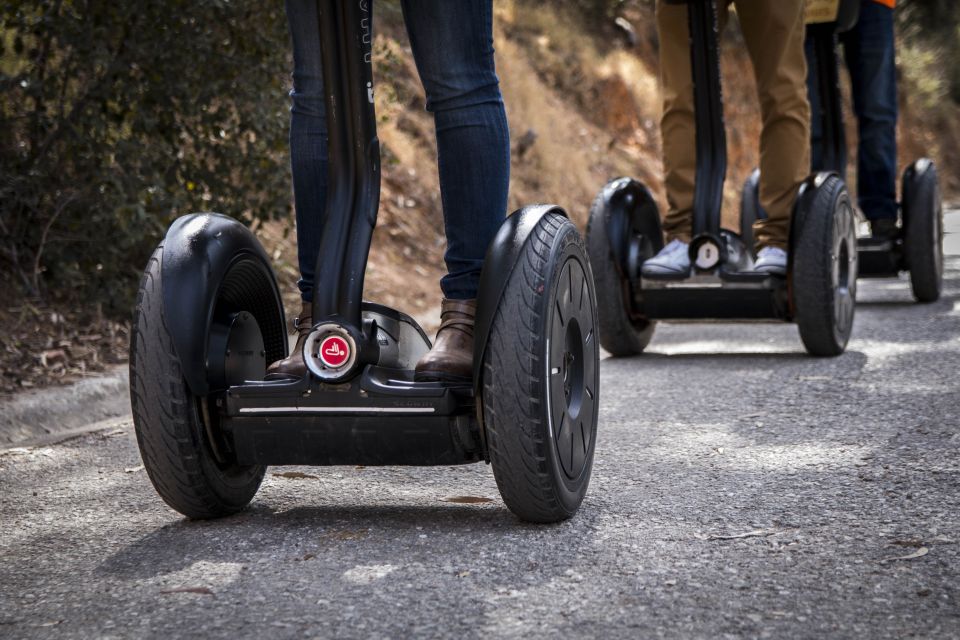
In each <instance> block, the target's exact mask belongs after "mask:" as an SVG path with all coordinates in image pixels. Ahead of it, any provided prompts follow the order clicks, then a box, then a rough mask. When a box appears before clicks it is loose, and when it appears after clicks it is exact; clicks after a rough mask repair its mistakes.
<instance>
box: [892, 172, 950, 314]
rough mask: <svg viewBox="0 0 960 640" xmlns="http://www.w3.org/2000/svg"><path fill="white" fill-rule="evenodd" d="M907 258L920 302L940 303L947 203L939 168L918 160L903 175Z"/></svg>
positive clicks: (905, 254) (903, 211) (903, 212)
mask: <svg viewBox="0 0 960 640" xmlns="http://www.w3.org/2000/svg"><path fill="white" fill-rule="evenodd" d="M902 214H903V225H904V240H903V246H904V256H905V258H906V263H907V268H908V269H910V285H911V287H912V288H913V297H914V298H915V299H916V300H917V302H936V301H937V300H938V299H939V298H940V292H941V291H942V289H943V203H942V202H941V200H940V185H939V182H938V180H937V169H936V167H935V166H934V165H933V163H932V162H930V161H929V160H918V161H917V162H915V163H913V165H911V166H910V167H909V168H907V170H906V171H904V172H903V204H902Z"/></svg>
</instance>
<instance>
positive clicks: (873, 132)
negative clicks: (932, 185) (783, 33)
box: [806, 0, 897, 220]
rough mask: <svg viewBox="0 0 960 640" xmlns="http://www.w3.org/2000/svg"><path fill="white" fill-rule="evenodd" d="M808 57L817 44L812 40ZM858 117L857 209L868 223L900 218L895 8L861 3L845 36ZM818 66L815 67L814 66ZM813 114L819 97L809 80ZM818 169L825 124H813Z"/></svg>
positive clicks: (842, 39)
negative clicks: (855, 22) (898, 200)
mask: <svg viewBox="0 0 960 640" xmlns="http://www.w3.org/2000/svg"><path fill="white" fill-rule="evenodd" d="M806 44H807V55H808V57H809V56H812V55H813V51H812V47H811V45H812V42H811V41H810V39H808V40H807V43H806ZM840 45H841V47H842V48H843V55H844V58H845V60H846V63H847V69H848V70H849V72H850V84H851V86H852V89H853V109H854V112H855V114H856V116H857V131H858V142H857V204H858V205H859V206H860V210H861V211H863V213H864V215H865V216H866V217H867V219H868V220H879V219H881V218H896V217H897V78H896V69H895V66H894V53H895V50H894V35H893V9H890V8H889V7H886V6H883V5H881V4H879V3H877V2H873V0H861V3H860V20H859V22H857V26H856V27H854V28H853V29H851V30H850V31H848V32H846V33H843V34H841V35H840ZM810 66H811V67H812V65H810ZM807 88H808V91H809V95H810V103H811V105H814V109H813V113H817V112H818V107H817V106H816V105H818V104H819V95H818V92H817V86H816V79H815V78H814V77H813V74H810V75H809V76H808V77H807ZM812 142H813V158H812V160H813V168H814V169H816V168H818V167H819V166H820V163H821V154H822V142H823V141H822V139H821V134H820V122H819V120H818V119H817V118H814V119H813V132H812Z"/></svg>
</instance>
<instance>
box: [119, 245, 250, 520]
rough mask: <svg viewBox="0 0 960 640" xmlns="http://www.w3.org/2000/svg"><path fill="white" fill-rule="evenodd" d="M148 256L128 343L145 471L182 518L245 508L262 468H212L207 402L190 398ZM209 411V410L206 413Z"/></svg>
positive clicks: (154, 262) (157, 271) (156, 261)
mask: <svg viewBox="0 0 960 640" xmlns="http://www.w3.org/2000/svg"><path fill="white" fill-rule="evenodd" d="M162 255H163V245H161V246H160V247H158V248H157V250H156V251H155V252H154V253H153V255H152V256H151V257H150V262H149V263H148V265H147V268H146V270H145V271H144V274H143V279H142V280H141V282H140V291H139V294H138V296H137V307H136V311H135V312H134V318H133V330H132V332H131V337H130V404H131V408H132V410H133V423H134V430H135V432H136V436H137V444H138V445H139V447H140V455H141V457H142V458H143V466H144V468H145V469H146V472H147V476H148V477H149V478H150V481H151V482H152V483H153V486H154V488H155V489H156V490H157V493H159V494H160V497H161V498H163V500H164V502H166V503H167V504H168V505H170V506H171V507H172V508H173V509H175V510H177V511H179V512H180V513H182V514H183V515H185V516H187V517H188V518H195V519H208V518H217V517H220V516H226V515H229V514H232V513H236V512H237V511H240V510H241V509H243V508H244V507H245V506H246V505H247V504H249V502H250V500H252V499H253V496H254V495H255V494H256V492H257V489H258V488H259V487H260V483H261V482H262V480H263V475H264V472H265V470H266V467H264V466H261V465H254V466H242V465H237V464H231V463H229V462H218V461H217V459H216V456H215V453H214V451H213V450H212V445H211V443H210V440H209V430H208V429H207V428H206V423H205V419H204V415H203V414H204V413H206V414H207V418H206V419H207V420H210V419H212V417H211V416H210V415H209V414H210V411H206V410H205V409H204V404H205V400H204V399H203V398H200V397H197V396H195V395H193V394H192V393H191V392H190V390H189V388H188V387H187V383H186V381H185V380H184V377H183V373H182V369H181V365H180V360H179V358H178V357H177V355H176V352H175V349H174V347H173V341H172V339H171V337H170V334H169V332H168V330H167V323H166V319H165V318H164V309H163V283H162V282H161V268H160V263H161V260H162ZM210 410H211V411H212V408H210Z"/></svg>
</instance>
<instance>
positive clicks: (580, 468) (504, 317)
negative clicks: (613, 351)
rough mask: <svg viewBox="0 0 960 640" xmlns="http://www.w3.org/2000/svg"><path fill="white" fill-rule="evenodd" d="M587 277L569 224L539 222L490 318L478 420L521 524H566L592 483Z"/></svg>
mask: <svg viewBox="0 0 960 640" xmlns="http://www.w3.org/2000/svg"><path fill="white" fill-rule="evenodd" d="M596 326H597V312H596V296H595V293H594V288H593V276H592V274H591V271H590V264H589V262H588V260H587V256H586V252H585V251H584V246H583V241H582V240H581V238H580V235H579V233H577V230H576V228H575V227H574V225H573V223H571V222H570V221H569V220H568V219H567V218H565V217H563V216H562V215H559V214H548V215H546V216H544V217H543V218H542V219H541V220H540V221H539V222H538V224H537V227H536V228H535V229H534V231H533V232H532V234H531V236H530V237H529V239H528V240H527V242H526V245H525V247H524V251H523V255H522V256H521V258H520V260H519V261H518V262H517V264H516V266H515V268H514V270H513V273H512V274H511V276H510V279H509V280H508V282H507V286H506V289H505V290H504V292H503V297H502V299H501V303H500V307H499V308H498V309H497V312H496V315H495V316H494V320H493V324H492V327H491V330H490V337H489V342H488V343H487V348H486V350H485V352H484V359H483V372H482V385H483V386H482V399H481V402H482V412H483V423H484V427H485V431H486V438H487V444H488V449H489V454H490V463H491V465H492V467H493V474H494V478H495V479H496V482H497V487H499V489H500V494H501V496H502V497H503V501H504V502H505V503H506V505H507V507H509V509H510V510H511V511H512V512H513V513H514V514H515V515H516V516H517V517H518V518H520V519H521V520H525V521H528V522H537V523H549V522H558V521H561V520H565V519H567V518H569V517H570V516H572V515H573V514H574V513H575V512H576V511H577V509H578V508H579V506H580V503H581V501H582V500H583V496H584V494H585V493H586V491H587V485H588V484H589V482H590V473H591V469H592V467H593V453H594V447H595V444H596V433H597V402H598V393H599V369H600V367H599V358H600V352H599V347H598V344H597V342H598V341H597V335H596Z"/></svg>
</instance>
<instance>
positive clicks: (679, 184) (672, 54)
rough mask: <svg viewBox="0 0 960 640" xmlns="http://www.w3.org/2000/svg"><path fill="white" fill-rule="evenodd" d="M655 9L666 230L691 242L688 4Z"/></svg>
mask: <svg viewBox="0 0 960 640" xmlns="http://www.w3.org/2000/svg"><path fill="white" fill-rule="evenodd" d="M656 12H657V35H658V37H659V41H660V86H661V93H662V95H663V115H662V116H661V118H660V133H661V137H662V139H663V185H664V188H665V189H666V192H667V211H666V213H665V214H664V216H663V232H664V235H665V240H666V243H667V245H669V244H670V243H671V242H673V241H674V240H679V241H681V242H690V236H691V234H692V224H693V191H694V179H695V175H696V166H697V127H696V120H695V117H694V103H693V74H692V71H691V68H690V35H689V34H690V26H689V22H688V18H687V6H686V5H685V4H667V3H665V2H664V1H663V0H657V9H656Z"/></svg>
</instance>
